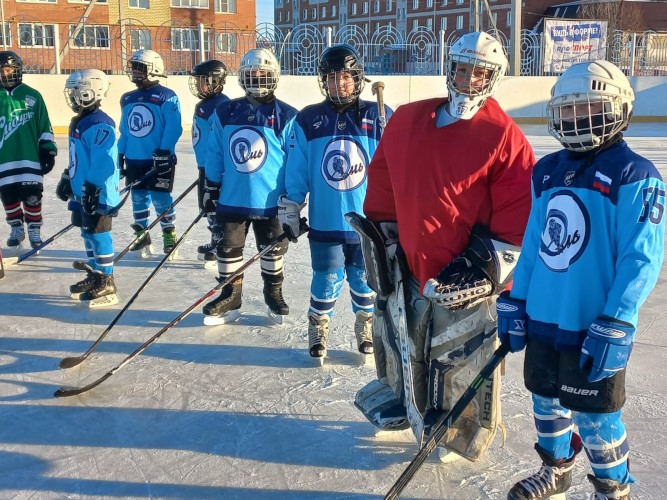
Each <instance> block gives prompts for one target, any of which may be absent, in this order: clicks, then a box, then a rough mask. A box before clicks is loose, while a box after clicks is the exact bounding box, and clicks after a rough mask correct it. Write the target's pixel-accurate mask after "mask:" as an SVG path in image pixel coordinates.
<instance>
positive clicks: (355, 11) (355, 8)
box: [352, 3, 357, 16]
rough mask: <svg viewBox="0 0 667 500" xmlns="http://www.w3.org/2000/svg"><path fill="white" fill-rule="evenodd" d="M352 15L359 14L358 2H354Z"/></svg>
mask: <svg viewBox="0 0 667 500" xmlns="http://www.w3.org/2000/svg"><path fill="white" fill-rule="evenodd" d="M352 15H353V16H356V15H357V4H356V3H353V4H352Z"/></svg>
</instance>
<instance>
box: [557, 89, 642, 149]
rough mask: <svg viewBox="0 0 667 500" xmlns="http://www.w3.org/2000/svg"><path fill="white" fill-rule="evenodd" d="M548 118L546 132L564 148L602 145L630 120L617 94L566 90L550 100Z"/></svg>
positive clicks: (628, 113) (627, 107) (590, 147)
mask: <svg viewBox="0 0 667 500" xmlns="http://www.w3.org/2000/svg"><path fill="white" fill-rule="evenodd" d="M564 115H565V118H564V117H563V116H564ZM547 120H548V130H549V133H550V134H551V135H552V136H553V137H554V138H556V140H558V141H559V142H560V143H561V144H562V145H563V146H564V147H565V148H566V149H569V150H571V151H576V152H585V151H590V150H592V149H595V148H597V147H599V146H601V145H602V144H604V143H605V142H607V141H608V140H609V139H610V138H611V137H613V136H614V135H616V134H617V133H619V132H620V131H622V130H623V129H625V127H627V125H628V122H629V120H630V107H629V106H628V104H627V103H625V102H623V99H622V98H621V96H618V95H607V94H603V93H598V92H594V93H593V92H587V93H575V94H566V95H561V96H556V97H553V98H552V99H551V100H550V101H549V103H548V104H547Z"/></svg>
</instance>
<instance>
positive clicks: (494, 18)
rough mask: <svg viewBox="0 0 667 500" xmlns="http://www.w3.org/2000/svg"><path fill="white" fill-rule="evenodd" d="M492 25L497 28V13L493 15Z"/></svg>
mask: <svg viewBox="0 0 667 500" xmlns="http://www.w3.org/2000/svg"><path fill="white" fill-rule="evenodd" d="M493 24H494V25H495V26H498V13H497V12H494V13H493Z"/></svg>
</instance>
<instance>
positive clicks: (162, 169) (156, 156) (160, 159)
mask: <svg viewBox="0 0 667 500" xmlns="http://www.w3.org/2000/svg"><path fill="white" fill-rule="evenodd" d="M174 165H176V161H175V157H174V155H172V154H171V151H169V150H168V149H156V150H155V151H153V167H154V168H155V171H156V172H157V173H158V174H159V175H160V176H161V177H164V176H166V175H167V174H169V173H170V172H171V169H172V168H174Z"/></svg>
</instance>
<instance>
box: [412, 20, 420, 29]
mask: <svg viewBox="0 0 667 500" xmlns="http://www.w3.org/2000/svg"><path fill="white" fill-rule="evenodd" d="M417 28H419V19H413V20H412V29H413V30H416V29H417Z"/></svg>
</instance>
